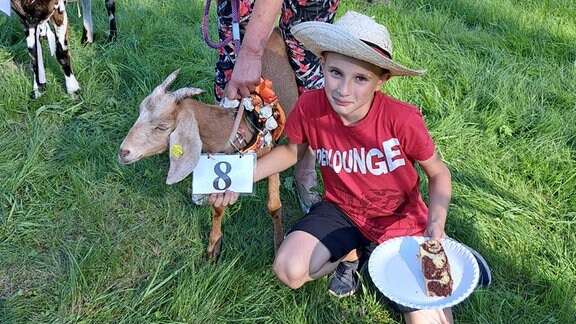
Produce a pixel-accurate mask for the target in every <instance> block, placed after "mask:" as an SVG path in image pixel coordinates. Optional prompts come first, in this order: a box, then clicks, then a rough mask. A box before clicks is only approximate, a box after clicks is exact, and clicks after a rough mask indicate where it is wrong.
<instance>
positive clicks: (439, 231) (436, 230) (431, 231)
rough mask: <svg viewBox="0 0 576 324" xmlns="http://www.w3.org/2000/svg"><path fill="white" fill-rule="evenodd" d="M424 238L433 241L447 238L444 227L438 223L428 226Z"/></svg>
mask: <svg viewBox="0 0 576 324" xmlns="http://www.w3.org/2000/svg"><path fill="white" fill-rule="evenodd" d="M424 236H430V238H431V239H433V240H440V239H441V238H443V237H445V236H446V233H445V232H444V226H443V225H442V224H440V223H438V222H431V223H429V224H428V228H426V231H425V232H424Z"/></svg>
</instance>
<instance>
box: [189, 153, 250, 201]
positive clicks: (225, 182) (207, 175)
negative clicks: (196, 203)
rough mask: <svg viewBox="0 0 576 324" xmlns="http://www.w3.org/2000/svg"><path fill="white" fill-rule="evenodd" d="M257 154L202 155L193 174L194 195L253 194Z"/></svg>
mask: <svg viewBox="0 0 576 324" xmlns="http://www.w3.org/2000/svg"><path fill="white" fill-rule="evenodd" d="M255 161H256V155H255V154H242V155H241V154H212V155H207V154H202V155H201V156H200V160H199V161H198V165H197V166H196V168H195V169H194V173H193V174H192V193H193V194H209V193H218V192H224V191H226V190H230V191H234V192H238V193H252V190H253V186H252V185H253V179H254V163H255Z"/></svg>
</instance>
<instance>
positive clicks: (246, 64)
mask: <svg viewBox="0 0 576 324" xmlns="http://www.w3.org/2000/svg"><path fill="white" fill-rule="evenodd" d="M261 76H262V56H260V55H258V54H253V53H248V49H246V51H244V50H242V51H240V55H239V56H238V59H237V60H236V64H235V65H234V70H233V71H232V76H231V77H230V81H228V84H227V85H226V89H224V96H225V97H226V98H228V99H242V98H247V97H249V96H250V94H251V93H253V92H254V90H255V89H256V86H258V85H259V84H260V77H261Z"/></svg>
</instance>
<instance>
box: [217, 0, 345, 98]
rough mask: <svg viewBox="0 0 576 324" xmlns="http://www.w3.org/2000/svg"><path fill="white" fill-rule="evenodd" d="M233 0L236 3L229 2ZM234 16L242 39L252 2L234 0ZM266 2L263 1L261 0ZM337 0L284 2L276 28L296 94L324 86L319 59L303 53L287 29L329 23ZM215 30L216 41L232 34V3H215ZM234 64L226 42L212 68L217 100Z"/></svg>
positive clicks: (220, 1) (337, 2)
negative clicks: (311, 22) (288, 60)
mask: <svg viewBox="0 0 576 324" xmlns="http://www.w3.org/2000/svg"><path fill="white" fill-rule="evenodd" d="M233 1H236V0H233ZM238 1H239V6H238V15H239V22H240V39H242V38H243V37H244V32H245V27H246V25H247V24H248V21H249V19H250V14H251V13H252V9H253V6H254V1H255V0H238ZM262 1H266V0H262ZM339 3H340V0H316V1H314V0H284V3H283V4H282V14H281V16H280V21H279V27H280V31H281V33H282V37H283V38H284V42H285V43H286V50H287V53H288V57H289V58H290V64H291V65H292V68H293V69H294V75H295V78H296V84H297V85H298V91H299V93H302V92H304V91H305V90H308V89H316V88H320V87H322V86H323V85H324V78H323V74H322V70H321V67H320V61H319V59H318V58H317V57H316V56H314V54H312V53H310V52H309V51H306V50H304V48H303V46H302V44H301V43H300V42H298V41H297V40H296V39H295V38H294V37H293V36H292V34H291V33H290V28H291V27H292V26H294V25H296V24H298V23H300V22H303V21H325V22H329V23H332V22H333V21H334V15H335V14H336V10H337V9H338V4H339ZM216 10H217V15H218V29H219V33H218V35H219V38H220V42H221V41H222V40H224V39H226V38H227V37H228V36H229V35H230V34H232V3H231V1H228V0H218V1H217V9H216ZM234 62H236V53H235V48H234V44H233V43H232V42H231V43H228V44H226V46H224V47H222V48H219V49H218V60H217V62H216V66H215V79H214V81H215V82H214V85H215V96H216V100H217V101H220V99H222V97H223V93H224V87H226V84H227V83H228V81H229V80H230V76H231V75H232V69H233V68H234Z"/></svg>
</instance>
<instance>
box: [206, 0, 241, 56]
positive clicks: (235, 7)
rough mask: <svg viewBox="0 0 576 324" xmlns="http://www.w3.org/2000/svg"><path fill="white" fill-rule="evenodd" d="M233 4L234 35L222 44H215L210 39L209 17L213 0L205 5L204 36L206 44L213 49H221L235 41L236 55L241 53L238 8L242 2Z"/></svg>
mask: <svg viewBox="0 0 576 324" xmlns="http://www.w3.org/2000/svg"><path fill="white" fill-rule="evenodd" d="M230 1H231V2H232V35H228V37H226V39H225V40H223V41H222V42H220V43H214V42H212V41H211V40H210V39H209V38H208V16H209V14H210V4H211V3H212V0H206V4H205V5H204V17H202V36H203V37H204V41H205V42H206V44H207V45H208V46H210V47H212V48H221V47H224V46H225V45H226V44H228V43H230V42H231V41H232V40H234V46H235V47H236V55H238V53H239V52H240V23H239V21H238V6H239V2H240V0H230Z"/></svg>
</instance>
